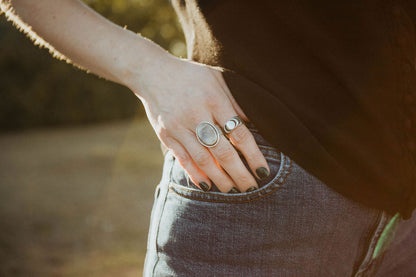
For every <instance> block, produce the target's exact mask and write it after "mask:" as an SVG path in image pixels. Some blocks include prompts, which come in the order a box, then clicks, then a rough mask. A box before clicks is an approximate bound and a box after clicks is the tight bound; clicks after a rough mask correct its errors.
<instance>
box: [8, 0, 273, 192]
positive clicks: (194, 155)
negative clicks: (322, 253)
mask: <svg viewBox="0 0 416 277" xmlns="http://www.w3.org/2000/svg"><path fill="white" fill-rule="evenodd" d="M0 3H1V9H2V11H4V12H6V15H7V16H8V18H9V19H12V20H13V21H14V22H15V23H17V25H19V26H20V27H25V26H26V27H27V26H30V27H31V29H30V30H29V29H26V30H25V31H26V32H28V33H29V35H31V36H32V37H33V36H38V37H41V38H42V39H43V40H44V41H46V42H47V45H46V47H49V48H50V49H51V52H55V54H56V53H58V52H59V53H60V54H62V58H64V59H66V60H67V61H70V62H72V63H74V64H76V65H78V66H80V67H82V68H84V69H87V70H89V71H90V72H92V73H94V74H96V75H98V76H100V77H103V78H105V79H108V80H111V81H113V82H116V83H119V84H122V85H124V86H127V87H128V88H129V89H131V91H133V92H134V94H135V95H137V97H139V99H140V100H141V101H142V103H143V105H144V107H145V110H146V114H147V117H148V119H149V121H150V123H151V125H152V127H153V129H154V131H155V132H156V134H157V136H158V138H159V139H160V141H161V142H162V143H163V144H164V145H165V146H166V147H167V148H169V149H170V150H171V151H172V153H173V154H174V155H175V157H176V158H177V160H178V161H179V163H180V164H181V165H182V167H183V168H184V169H185V171H186V172H187V173H188V174H189V176H190V178H191V180H192V181H193V182H194V183H195V184H196V185H199V184H200V183H201V182H204V183H206V184H207V185H208V186H209V187H211V186H212V183H211V181H210V180H212V181H213V182H214V183H215V184H216V185H217V187H218V189H219V190H220V191H221V192H229V191H230V190H231V189H232V188H237V189H238V190H239V191H241V192H244V191H246V190H247V189H248V188H250V187H257V182H256V179H255V178H258V179H260V177H259V176H257V173H256V169H258V168H260V167H264V168H266V169H267V172H270V169H269V167H268V165H267V162H266V160H265V158H264V156H263V155H262V153H261V152H260V150H259V148H258V146H257V144H256V142H255V140H254V138H253V136H252V134H251V133H250V131H249V130H248V129H247V127H246V126H244V125H240V126H239V127H237V128H236V129H235V130H233V131H232V132H231V134H230V135H229V139H230V141H228V140H227V139H226V138H225V137H224V136H221V137H220V141H219V143H218V145H216V146H215V147H212V148H206V147H204V146H202V145H201V144H200V143H199V142H198V140H197V139H196V136H195V128H196V126H197V125H198V124H199V123H200V122H201V121H209V122H213V123H216V124H217V125H219V126H224V124H225V123H226V122H227V121H228V120H229V119H231V118H232V117H233V116H235V115H238V116H240V118H242V119H243V120H245V121H248V120H249V119H248V118H247V117H246V115H245V114H244V112H243V111H242V109H241V108H240V107H239V106H238V104H237V102H236V101H235V99H234V98H233V96H232V94H231V92H230V90H229V88H228V87H227V85H226V83H225V81H224V79H223V77H222V71H221V69H220V68H216V67H210V66H207V65H204V64H200V63H196V62H193V61H191V60H187V59H182V58H178V57H175V56H173V55H171V54H169V53H168V52H167V51H165V50H164V49H163V48H161V47H160V46H159V45H157V44H155V43H153V42H152V41H150V40H148V39H146V38H143V37H141V36H140V35H138V34H135V33H133V32H131V31H129V30H127V29H124V28H122V27H120V26H118V25H116V24H114V23H112V22H110V21H109V20H107V19H105V18H104V17H102V16H101V15H99V14H97V13H96V12H95V11H93V10H92V9H90V8H89V7H88V6H87V5H85V4H84V3H82V2H81V1H78V0H60V1H56V0H36V1H33V0H9V1H7V0H1V2H0ZM59 53H58V54H59ZM57 93H59V92H57ZM233 146H234V147H236V148H237V149H238V150H239V151H240V152H241V153H242V154H243V155H244V157H245V159H246V160H247V162H248V164H249V166H250V169H251V170H252V172H254V174H255V176H253V175H252V174H251V173H250V172H249V171H248V170H247V169H246V167H245V166H244V164H243V162H242V160H241V159H240V157H239V156H238V154H237V151H236V150H235V149H234V147H233ZM199 186H200V185H199ZM200 187H201V186H200Z"/></svg>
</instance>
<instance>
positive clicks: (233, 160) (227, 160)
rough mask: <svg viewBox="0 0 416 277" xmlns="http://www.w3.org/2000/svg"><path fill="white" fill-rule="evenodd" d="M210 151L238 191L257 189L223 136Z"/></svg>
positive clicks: (251, 177) (235, 152) (254, 181)
mask: <svg viewBox="0 0 416 277" xmlns="http://www.w3.org/2000/svg"><path fill="white" fill-rule="evenodd" d="M210 151H211V153H212V154H213V156H214V158H215V159H216V161H217V162H218V163H219V164H220V165H221V167H223V168H224V170H225V171H226V172H227V173H228V174H229V176H230V177H231V178H232V180H233V181H234V183H235V186H236V187H237V188H238V190H239V191H247V190H248V189H249V188H251V189H256V188H257V182H256V180H255V179H254V177H253V175H251V173H250V172H249V171H248V170H247V168H246V167H245V165H244V164H243V162H242V161H241V158H240V156H239V155H238V153H237V151H236V150H235V149H234V147H233V146H232V145H231V144H230V142H229V141H228V140H227V139H226V138H225V137H224V136H223V135H221V138H220V141H219V142H218V144H217V145H216V146H215V147H212V148H210ZM251 189H250V190H251Z"/></svg>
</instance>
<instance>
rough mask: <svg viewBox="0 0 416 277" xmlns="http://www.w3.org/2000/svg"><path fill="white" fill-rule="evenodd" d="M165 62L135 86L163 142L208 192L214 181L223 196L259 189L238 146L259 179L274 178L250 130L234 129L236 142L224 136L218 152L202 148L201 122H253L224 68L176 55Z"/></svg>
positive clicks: (143, 74) (221, 138)
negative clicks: (197, 132)
mask: <svg viewBox="0 0 416 277" xmlns="http://www.w3.org/2000/svg"><path fill="white" fill-rule="evenodd" d="M163 60H164V62H163V65H160V64H157V65H155V66H154V67H153V68H148V70H146V72H144V73H143V72H141V74H140V80H139V77H138V78H136V79H135V78H133V80H136V81H133V82H132V84H131V85H129V87H130V88H131V89H132V90H133V91H134V92H135V94H136V95H137V96H138V97H139V98H140V99H141V100H142V102H143V105H144V107H145V110H146V114H147V117H148V118H149V121H150V123H151V125H152V126H153V129H154V130H155V132H156V134H157V136H158V138H159V139H160V141H161V142H162V143H163V144H164V145H165V146H166V147H167V148H169V149H171V150H172V152H173V154H174V156H175V157H176V159H177V160H178V161H179V163H180V164H181V166H182V167H183V168H184V169H185V171H186V172H187V173H188V174H189V177H190V178H191V180H192V182H193V183H194V184H197V185H198V186H199V187H200V188H201V189H202V190H204V191H207V190H209V189H210V188H211V186H212V184H211V182H210V180H212V181H213V182H214V183H215V184H216V185H217V187H218V189H219V190H220V191H222V192H238V191H242V192H244V191H247V190H248V189H250V190H253V189H256V188H257V182H256V180H255V177H254V176H253V175H252V174H251V173H250V172H249V171H248V170H247V168H246V167H245V166H244V164H243V162H242V160H241V158H240V157H239V155H238V153H237V151H236V149H235V148H234V147H233V145H234V146H235V147H236V148H237V149H238V150H239V151H240V152H241V153H242V154H243V155H244V157H245V159H246V160H247V162H248V164H249V166H250V168H251V170H252V172H254V173H255V174H256V175H257V178H259V179H261V178H262V177H263V178H264V177H266V176H267V175H269V172H270V169H269V167H268V165H267V162H266V160H265V158H264V156H263V155H262V153H261V152H260V150H259V148H258V146H257V144H256V142H255V140H254V138H253V136H252V134H251V132H250V131H249V130H248V129H247V127H246V126H244V125H240V126H238V127H237V128H236V129H234V130H233V131H232V132H231V133H230V134H229V135H228V136H229V138H230V141H228V140H227V139H226V138H225V137H224V136H223V135H221V136H220V140H219V142H218V144H217V145H216V146H214V147H212V148H207V147H205V146H203V145H201V144H200V143H199V142H198V140H197V138H196V135H195V129H196V127H197V125H198V124H199V123H200V122H201V121H208V122H212V123H214V124H217V125H218V126H220V127H221V128H222V127H223V126H224V124H225V123H226V122H227V121H228V120H229V119H231V118H232V117H233V116H236V115H238V116H240V118H241V119H243V120H244V121H248V118H247V117H246V116H245V114H244V113H243V111H242V110H241V108H240V107H239V106H238V104H237V102H236V101H235V99H234V98H233V96H232V94H231V92H230V90H229V89H228V87H227V85H226V83H225V81H224V79H223V77H222V72H221V71H220V69H217V68H214V67H210V66H207V65H203V64H199V63H196V62H193V61H189V60H185V59H180V58H177V57H175V56H172V55H170V54H168V55H167V56H166V59H163ZM230 142H231V143H232V144H231V143H230ZM261 168H263V169H261ZM259 175H261V176H259ZM233 188H235V189H233ZM236 189H237V190H238V191H236Z"/></svg>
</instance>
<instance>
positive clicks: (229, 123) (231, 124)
mask: <svg viewBox="0 0 416 277" xmlns="http://www.w3.org/2000/svg"><path fill="white" fill-rule="evenodd" d="M236 125H237V123H236V122H235V121H232V120H230V121H228V122H227V123H225V127H226V128H227V129H228V130H231V129H234V128H235V126H236Z"/></svg>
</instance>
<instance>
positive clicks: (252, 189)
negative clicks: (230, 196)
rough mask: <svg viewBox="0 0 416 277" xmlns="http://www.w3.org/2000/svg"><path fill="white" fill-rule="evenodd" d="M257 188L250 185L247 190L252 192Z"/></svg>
mask: <svg viewBox="0 0 416 277" xmlns="http://www.w3.org/2000/svg"><path fill="white" fill-rule="evenodd" d="M256 189H257V187H254V186H253V187H249V188H248V189H247V190H246V192H251V191H255V190H256Z"/></svg>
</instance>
